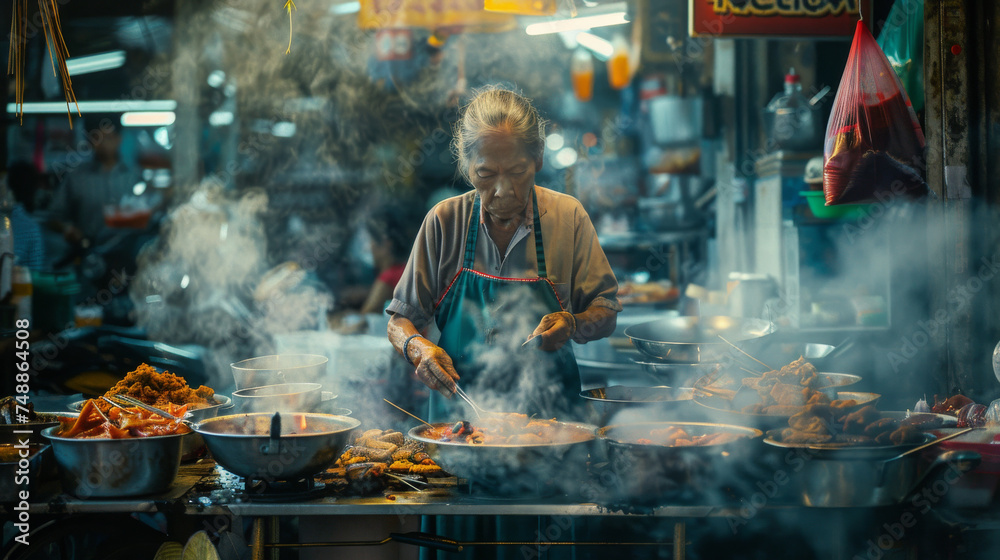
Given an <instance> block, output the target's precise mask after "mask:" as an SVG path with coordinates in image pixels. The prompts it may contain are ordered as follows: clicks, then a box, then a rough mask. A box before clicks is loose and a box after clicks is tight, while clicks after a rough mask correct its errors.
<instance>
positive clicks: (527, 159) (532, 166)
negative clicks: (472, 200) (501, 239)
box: [469, 133, 542, 220]
mask: <svg viewBox="0 0 1000 560" xmlns="http://www.w3.org/2000/svg"><path fill="white" fill-rule="evenodd" d="M541 167H542V161H541V159H538V160H535V158H533V157H532V156H531V154H529V153H528V150H526V149H525V147H524V144H522V143H521V142H520V141H519V140H517V139H515V138H513V137H512V136H510V135H508V134H500V133H496V134H488V135H486V136H484V137H483V138H482V139H480V141H479V150H478V151H477V152H476V153H474V154H473V156H472V158H471V159H470V161H469V177H470V178H471V180H472V186H473V187H475V188H476V191H478V192H479V197H480V198H481V199H482V205H483V209H484V210H485V211H486V212H487V213H488V214H489V215H490V216H492V217H493V218H494V219H497V220H509V219H511V218H514V217H516V216H523V215H524V212H525V208H526V207H527V205H528V201H529V200H531V198H530V193H531V188H532V187H533V186H534V185H535V173H536V172H537V171H538V170H539V169H541Z"/></svg>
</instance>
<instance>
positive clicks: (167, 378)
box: [98, 364, 215, 413]
mask: <svg viewBox="0 0 1000 560" xmlns="http://www.w3.org/2000/svg"><path fill="white" fill-rule="evenodd" d="M114 395H127V396H130V397H133V398H136V399H139V400H140V401H142V402H144V403H146V404H148V405H152V406H155V407H157V408H166V407H167V405H169V404H175V405H182V404H186V405H188V406H189V408H190V409H196V408H204V407H206V406H212V405H214V404H215V401H214V400H213V397H214V396H215V390H214V389H212V388H210V387H206V386H204V385H202V386H200V387H198V388H197V389H192V388H191V387H189V386H188V384H187V381H185V380H184V378H183V377H180V376H177V375H174V374H173V373H170V372H168V371H165V372H163V373H160V372H158V371H156V369H155V368H153V366H150V365H148V364H141V365H140V366H139V367H137V368H135V371H131V372H129V373H127V374H126V375H125V378H124V379H122V380H121V381H119V382H118V383H116V384H115V386H114V387H112V388H110V389H108V392H106V393H104V396H106V397H112V396H114ZM98 407H99V408H100V409H101V411H102V412H104V413H107V412H108V411H109V410H110V409H111V408H113V407H112V406H111V405H110V404H108V403H106V402H99V403H98Z"/></svg>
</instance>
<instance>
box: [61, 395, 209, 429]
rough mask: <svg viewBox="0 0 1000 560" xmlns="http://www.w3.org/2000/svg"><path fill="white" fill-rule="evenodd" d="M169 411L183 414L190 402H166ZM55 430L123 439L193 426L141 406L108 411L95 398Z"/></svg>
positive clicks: (176, 414)
mask: <svg viewBox="0 0 1000 560" xmlns="http://www.w3.org/2000/svg"><path fill="white" fill-rule="evenodd" d="M167 408H168V410H167V412H169V413H170V414H173V415H175V416H183V415H184V414H187V406H181V407H176V406H174V405H168V406H167ZM66 420H67V421H66V422H64V423H63V424H62V425H61V427H60V429H59V430H58V431H57V432H56V435H57V436H59V437H65V438H74V439H124V438H137V437H152V436H165V435H170V434H186V433H188V432H190V431H191V429H190V428H188V427H187V426H185V425H184V424H182V423H181V422H177V421H174V420H171V419H170V418H167V417H165V416H161V415H159V414H155V413H152V412H149V411H147V410H145V409H142V408H138V407H134V408H133V407H129V408H125V409H122V408H118V407H112V408H111V411H110V412H109V413H108V414H107V415H105V414H104V412H102V411H101V409H100V408H98V406H97V401H95V400H94V399H90V400H88V401H87V402H86V403H84V405H83V408H82V409H81V410H80V415H79V416H78V417H76V418H67V419H66Z"/></svg>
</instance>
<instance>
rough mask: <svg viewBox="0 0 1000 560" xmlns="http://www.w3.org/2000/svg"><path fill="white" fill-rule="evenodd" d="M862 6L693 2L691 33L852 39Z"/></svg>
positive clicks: (792, 0)
mask: <svg viewBox="0 0 1000 560" xmlns="http://www.w3.org/2000/svg"><path fill="white" fill-rule="evenodd" d="M860 5H861V0H690V10H688V14H689V18H690V19H689V31H690V33H691V36H693V37H697V36H710V37H731V36H746V37H763V36H770V37H816V36H819V37H852V36H853V35H854V27H855V25H856V24H857V23H858V18H859V17H860ZM866 11H870V10H866Z"/></svg>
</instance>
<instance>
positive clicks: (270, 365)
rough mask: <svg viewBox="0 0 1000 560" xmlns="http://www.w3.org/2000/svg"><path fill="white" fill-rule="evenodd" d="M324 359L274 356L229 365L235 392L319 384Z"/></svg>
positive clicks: (307, 355)
mask: <svg viewBox="0 0 1000 560" xmlns="http://www.w3.org/2000/svg"><path fill="white" fill-rule="evenodd" d="M327 362H329V359H328V358H327V357H326V356H319V355H315V354H275V355H271V356H260V357H257V358H250V359H248V360H242V361H239V362H234V363H232V364H230V366H229V367H230V368H231V369H232V370H233V378H234V380H235V381H236V388H237V389H249V388H251V387H263V386H265V385H277V384H279V383H320V384H322V383H323V381H324V380H325V378H326V364H327Z"/></svg>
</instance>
